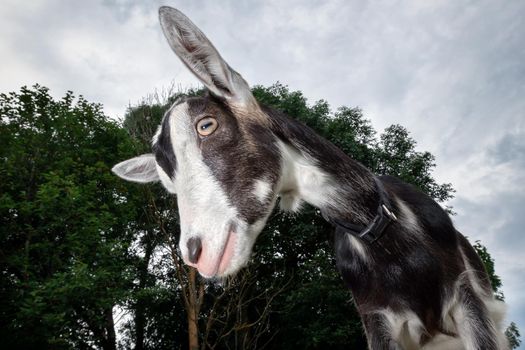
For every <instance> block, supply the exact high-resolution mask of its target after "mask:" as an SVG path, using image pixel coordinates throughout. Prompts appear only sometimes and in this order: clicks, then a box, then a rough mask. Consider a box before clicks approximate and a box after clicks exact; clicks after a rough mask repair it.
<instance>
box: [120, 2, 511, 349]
mask: <svg viewBox="0 0 525 350" xmlns="http://www.w3.org/2000/svg"><path fill="white" fill-rule="evenodd" d="M160 21H161V26H162V28H163V31H164V34H165V35H166V38H167V39H168V42H169V44H170V46H171V48H172V49H173V51H174V52H175V53H176V54H177V55H178V56H179V57H180V58H181V60H182V61H183V62H184V64H185V65H186V66H187V67H188V68H189V69H190V70H191V71H192V72H193V73H194V74H195V76H196V77H197V78H199V79H200V80H201V82H202V83H203V84H204V85H205V87H206V88H207V89H208V90H209V92H210V94H208V95H207V96H205V97H196V98H185V99H181V100H178V101H176V102H175V103H174V105H173V107H172V108H171V109H170V110H169V111H168V112H167V113H166V116H165V117H164V119H163V121H162V123H161V125H160V126H159V129H158V131H157V133H156V135H155V137H154V138H153V153H152V154H146V155H142V156H139V157H136V158H133V159H130V160H127V161H124V162H122V163H119V164H117V165H116V166H115V167H114V168H113V171H114V172H115V173H116V174H117V175H119V176H121V177H123V178H124V179H127V180H130V181H136V182H151V181H161V182H162V184H163V185H164V186H165V187H166V188H167V190H168V191H170V192H171V193H176V194H177V200H178V206H179V214H180V219H181V220H180V221H181V238H180V249H181V253H182V256H183V258H184V260H185V261H186V262H187V263H188V264H190V265H192V266H195V267H196V268H197V269H198V270H199V272H200V273H201V274H202V275H204V276H205V277H211V276H225V275H229V274H233V273H235V272H237V271H238V270H239V269H240V268H241V267H242V266H244V265H245V264H246V263H247V261H248V260H249V257H250V253H251V250H252V246H253V244H254V242H255V240H256V238H257V235H258V234H259V233H260V232H261V230H262V229H263V227H264V225H265V223H266V220H267V218H268V215H269V213H270V212H271V211H272V209H273V207H274V206H275V204H276V202H277V198H278V197H280V198H281V200H280V203H281V207H282V208H283V209H284V210H290V211H297V210H300V208H301V205H302V203H304V202H306V203H309V204H311V205H314V206H316V207H318V208H319V209H320V210H321V212H322V214H323V216H324V217H326V218H328V219H330V220H331V221H334V220H339V221H346V222H352V223H354V224H359V225H367V224H368V223H369V222H370V221H371V220H372V219H373V218H374V216H375V215H376V210H377V207H378V203H379V200H380V196H379V194H378V191H377V189H376V183H375V180H374V179H375V176H374V174H372V173H371V172H370V171H369V170H368V169H366V168H365V167H364V166H362V165H361V164H359V163H358V162H356V161H354V160H353V159H351V158H350V157H348V156H347V155H346V154H344V153H343V152H342V151H341V150H339V149H338V148H337V147H335V146H334V145H333V144H331V143H330V142H328V141H327V140H325V139H323V138H321V137H320V136H318V135H317V134H316V133H315V132H314V131H312V130H311V129H310V128H308V127H306V126H305V125H303V124H301V123H299V122H297V121H295V120H294V119H292V118H289V117H288V116H286V115H284V114H283V113H281V112H279V111H276V110H273V109H271V108H268V107H265V106H260V105H259V104H258V103H257V102H256V101H255V98H254V97H253V95H252V94H251V91H250V88H249V86H248V84H247V83H246V82H245V81H244V79H243V78H242V77H241V76H240V75H239V74H238V73H237V72H235V71H234V70H233V69H231V68H230V67H229V66H228V64H227V63H226V62H225V61H224V60H223V59H222V58H221V56H220V55H219V53H218V52H217V50H216V49H215V48H214V47H213V45H212V44H211V43H210V42H209V40H208V39H207V38H206V37H205V36H204V34H203V33H202V32H201V31H200V30H199V29H198V28H197V27H196V26H195V25H194V24H193V23H192V22H191V21H190V20H189V19H188V18H187V17H186V16H184V15H183V14H182V13H180V12H179V11H177V10H175V9H172V8H168V7H162V8H161V9H160ZM210 116H212V117H213V118H215V120H216V121H217V123H218V127H217V129H216V130H215V132H214V133H213V134H211V135H209V136H206V137H201V136H200V135H199V134H198V133H197V130H196V124H197V123H198V121H199V120H201V119H202V118H205V117H210ZM378 180H379V181H380V182H381V183H382V185H383V187H384V189H385V191H386V195H387V196H388V197H389V198H390V202H391V205H392V208H391V209H392V211H393V212H394V213H395V214H396V215H397V217H398V220H397V221H396V222H394V223H392V224H391V225H390V226H388V227H387V229H386V231H385V234H384V236H383V237H382V238H381V239H380V240H379V241H377V242H375V243H368V242H365V241H363V240H361V239H360V238H356V237H354V236H352V235H350V234H349V233H341V232H339V231H338V232H339V233H337V234H336V235H335V237H334V250H335V256H336V262H337V267H338V269H339V271H340V273H341V275H342V277H343V280H344V281H345V282H346V284H347V285H348V287H349V288H350V289H351V290H352V293H353V296H354V300H355V303H356V306H357V309H358V311H359V313H360V315H361V317H362V320H363V324H364V327H365V330H366V334H367V337H368V341H369V347H370V349H468V350H474V349H487V350H496V349H497V350H501V349H506V348H508V345H507V343H506V341H505V337H504V335H503V333H502V332H501V322H502V318H503V314H504V305H503V303H501V302H499V301H497V300H496V299H495V298H494V295H493V293H492V289H491V286H490V282H489V279H488V276H487V273H486V272H485V270H484V268H483V264H482V262H481V260H480V259H479V257H478V256H477V255H476V253H475V251H474V249H473V248H472V246H471V245H470V244H469V243H468V241H467V240H466V239H465V237H464V236H463V235H461V234H460V233H459V232H458V231H457V230H456V229H455V228H454V226H453V224H452V222H451V220H450V218H449V216H448V214H447V213H446V212H445V211H444V210H443V209H442V208H441V207H440V206H439V205H438V204H437V203H436V202H435V201H434V200H432V199H431V198H430V197H428V196H427V195H425V194H423V193H422V192H420V191H419V190H418V189H417V188H415V187H413V186H411V185H408V184H405V183H403V182H401V181H400V180H398V179H395V178H393V177H388V176H382V177H379V178H378Z"/></svg>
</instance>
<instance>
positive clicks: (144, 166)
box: [111, 153, 159, 183]
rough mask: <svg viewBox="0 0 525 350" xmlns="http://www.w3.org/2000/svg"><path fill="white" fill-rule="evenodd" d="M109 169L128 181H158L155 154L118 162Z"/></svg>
mask: <svg viewBox="0 0 525 350" xmlns="http://www.w3.org/2000/svg"><path fill="white" fill-rule="evenodd" d="M111 171H113V173H115V175H117V176H119V177H121V178H123V179H124V180H128V181H133V182H141V183H147V182H154V181H159V174H158V172H157V166H156V163H155V156H154V155H153V154H151V153H148V154H143V155H141V156H138V157H135V158H131V159H128V160H125V161H123V162H120V163H118V164H117V165H115V166H114V167H113V168H112V169H111Z"/></svg>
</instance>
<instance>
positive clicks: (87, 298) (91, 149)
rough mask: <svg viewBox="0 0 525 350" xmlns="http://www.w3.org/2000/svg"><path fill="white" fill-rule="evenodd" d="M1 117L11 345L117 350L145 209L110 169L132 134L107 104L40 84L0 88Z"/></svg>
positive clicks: (1, 253)
mask: <svg viewBox="0 0 525 350" xmlns="http://www.w3.org/2000/svg"><path fill="white" fill-rule="evenodd" d="M0 116H1V120H0V143H1V144H2V147H1V149H0V163H1V166H0V178H1V181H0V220H1V223H2V224H1V226H0V227H1V228H0V268H1V275H0V279H1V282H0V285H1V287H0V298H1V300H2V304H1V305H2V306H1V311H0V333H1V335H0V337H1V338H2V343H3V346H6V347H7V348H41V349H46V348H53V349H59V348H79V349H83V348H92V347H94V346H95V347H97V348H103V349H115V347H116V340H115V331H114V319H113V309H114V307H115V306H116V305H117V304H118V303H119V302H120V301H121V300H124V299H125V298H126V296H127V294H128V289H129V288H130V287H131V286H132V282H133V281H132V280H133V274H132V273H131V267H132V266H133V261H132V260H131V259H130V258H131V257H130V255H129V252H128V248H129V246H130V244H131V242H132V240H133V238H134V237H133V235H132V231H130V230H129V229H128V224H129V222H130V221H131V219H132V218H133V217H134V216H135V215H136V210H137V209H138V207H137V206H136V204H135V203H133V202H132V201H129V200H128V198H129V193H128V189H127V188H126V187H124V186H123V184H122V182H120V181H118V180H117V179H115V177H114V176H112V174H111V173H110V167H111V165H112V164H114V163H115V162H116V161H118V160H119V159H122V157H126V156H129V155H130V154H131V153H132V147H130V145H131V143H130V140H129V137H128V136H127V134H126V133H125V132H124V131H123V130H122V129H121V128H120V127H119V126H118V124H117V123H115V122H113V121H111V120H109V119H108V118H107V117H106V116H104V114H103V113H102V108H101V106H100V105H97V104H93V103H89V102H87V101H86V100H85V99H84V98H82V97H79V98H75V96H74V95H73V93H71V92H68V93H67V94H66V95H65V96H64V97H63V98H62V99H60V100H54V99H53V98H52V97H51V96H50V94H49V92H48V89H46V88H44V87H42V86H38V85H35V86H34V87H33V88H26V87H23V88H22V89H21V90H20V92H19V93H14V92H13V93H10V94H0Z"/></svg>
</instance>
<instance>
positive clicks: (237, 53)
mask: <svg viewBox="0 0 525 350" xmlns="http://www.w3.org/2000/svg"><path fill="white" fill-rule="evenodd" d="M159 5H172V6H175V7H178V8H179V9H180V10H182V11H183V12H185V13H186V14H187V15H188V16H189V17H190V18H191V19H192V20H193V21H194V22H195V23H196V24H197V25H198V26H199V27H200V28H201V29H202V30H203V31H204V32H205V33H206V34H207V35H208V37H209V38H210V39H211V41H212V42H213V43H214V44H215V46H216V47H217V48H218V49H219V51H220V52H221V53H222V55H223V57H224V58H225V59H226V60H227V61H228V62H229V63H230V65H231V66H232V67H233V68H234V69H236V70H237V71H239V72H240V73H241V74H242V75H243V76H244V77H245V79H246V80H247V81H248V82H249V83H251V84H264V85H270V84H272V83H274V82H276V81H281V82H283V83H285V84H287V85H288V86H289V87H290V88H291V89H293V90H301V91H303V93H304V94H305V95H306V96H307V97H308V98H309V100H310V101H312V102H313V101H316V100H318V99H326V100H328V101H329V102H330V104H331V105H332V106H333V107H337V106H340V105H347V106H359V107H361V108H362V109H363V111H364V113H365V115H366V116H367V117H368V118H369V119H371V121H372V123H373V125H374V126H375V127H376V129H378V130H382V129H383V128H385V127H386V126H388V125H390V124H392V123H400V124H402V125H404V126H406V127H407V128H408V129H409V130H410V131H411V133H412V136H413V137H414V138H415V139H416V140H417V141H418V144H419V149H420V150H428V151H430V152H432V153H433V154H434V155H435V156H436V157H437V169H436V172H435V175H436V177H437V179H438V180H439V181H440V182H451V183H452V184H453V186H454V188H455V189H456V190H457V194H456V198H455V199H454V200H452V201H451V202H450V203H449V204H450V205H452V206H454V209H455V211H456V212H457V215H456V216H455V217H454V221H455V223H456V226H457V227H458V228H459V230H460V231H462V232H463V233H465V234H466V235H467V236H468V237H469V238H470V239H471V240H478V239H479V240H481V241H482V243H483V244H485V245H486V246H487V247H488V249H489V252H490V253H491V254H492V256H493V257H494V258H495V260H496V272H497V273H498V274H499V275H500V276H501V277H502V278H503V283H504V288H503V290H504V293H505V296H506V299H507V302H508V304H509V320H514V321H516V322H517V323H518V325H519V327H520V328H521V330H522V333H525V292H524V291H525V254H524V252H523V249H524V248H525V234H523V229H524V227H525V186H524V183H525V20H524V18H525V2H523V1H519V0H516V1H510V0H509V1H500V2H496V1H485V0H477V1H456V0H450V1H445V0H443V1H437V0H436V1H435V0H425V1H383V2H370V3H368V2H365V1H357V0H355V1H309V2H306V1H283V0H280V1H265V2H255V1H253V2H251V1H195V0H194V1H182V0H180V1H169V0H164V1H162V2H160V1H136V0H135V1H133V0H130V1H125V0H106V1H71V0H46V1H36V0H35V1H19V0H2V5H1V6H0V33H1V34H0V36H1V40H0V58H1V64H0V92H8V91H13V90H18V89H19V88H20V86H22V85H32V84H34V83H35V82H38V83H40V84H42V85H45V86H47V87H49V88H51V90H52V93H53V94H54V95H55V96H57V97H59V96H62V95H63V94H64V93H65V92H66V90H73V91H74V92H75V93H76V94H82V95H84V96H85V97H86V98H88V100H90V101H95V102H100V103H103V104H104V106H105V111H106V113H107V114H108V115H110V116H112V117H122V116H123V115H124V112H125V110H126V107H127V106H128V105H129V104H130V103H131V104H133V103H136V102H137V101H139V100H140V99H141V98H142V97H144V96H145V95H147V94H148V93H151V92H153V91H154V90H155V89H162V88H163V87H167V86H169V85H170V84H172V83H174V84H176V85H177V86H181V87H196V86H198V84H197V81H196V79H194V78H193V77H192V76H191V75H190V74H189V73H188V72H187V71H186V69H185V67H184V66H183V65H182V64H181V63H180V61H179V60H178V59H177V58H176V57H175V56H174V55H173V54H172V52H171V51H170V49H169V47H168V45H167V43H166V42H165V39H164V38H163V36H162V33H161V31H160V27H159V25H158V20H157V8H158V6H159Z"/></svg>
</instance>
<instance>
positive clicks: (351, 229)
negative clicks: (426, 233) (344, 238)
mask: <svg viewBox="0 0 525 350" xmlns="http://www.w3.org/2000/svg"><path fill="white" fill-rule="evenodd" d="M374 180H375V183H376V189H377V192H378V193H379V206H378V208H377V214H376V216H375V217H374V219H373V220H372V221H371V222H370V223H369V224H368V225H367V226H362V225H356V224H352V223H349V222H345V221H342V220H338V219H328V218H325V219H327V221H328V222H330V223H331V224H332V225H334V226H335V232H336V234H339V233H349V234H351V235H352V236H355V237H357V238H360V239H362V240H364V241H366V242H368V243H373V242H375V241H377V240H378V239H379V238H381V237H382V236H383V233H384V232H385V229H386V228H387V227H388V225H389V224H390V223H391V222H393V221H397V217H396V216H395V214H394V213H393V212H392V209H391V208H392V207H391V205H390V200H389V199H388V196H387V194H386V191H385V188H384V187H383V184H382V183H381V181H380V180H379V179H378V178H377V177H376V176H374Z"/></svg>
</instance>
